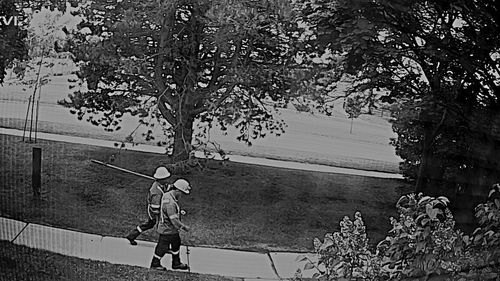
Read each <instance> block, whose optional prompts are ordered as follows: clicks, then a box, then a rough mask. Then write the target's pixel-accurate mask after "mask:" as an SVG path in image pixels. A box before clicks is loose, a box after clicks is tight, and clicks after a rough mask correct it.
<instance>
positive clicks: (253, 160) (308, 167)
mask: <svg viewBox="0 0 500 281" xmlns="http://www.w3.org/2000/svg"><path fill="white" fill-rule="evenodd" d="M0 134H4V135H13V136H23V131H21V130H16V129H7V128H0ZM37 138H38V139H44V140H51V141H61V142H69V143H78V144H87V145H94V146H100V147H107V148H115V149H116V146H115V144H116V143H117V142H115V141H108V140H100V139H91V138H82V137H74V136H66V135H57V134H49V133H37ZM123 149H125V150H133V151H140V152H149V153H159V154H164V153H165V147H159V146H153V145H145V144H137V145H132V144H128V143H127V144H126V145H125V147H124V148H123ZM195 156H196V157H199V158H202V157H204V155H203V153H202V152H196V153H195ZM228 158H229V161H232V162H237V163H246V164H255V165H263V166H270V167H280V168H288V169H295V170H305V171H316V172H326V173H337V174H347V175H358V176H366V177H375V178H393V179H403V176H402V175H400V174H394V173H385V172H374V171H365V170H356V169H349V168H340V167H332V166H327V165H319V164H308V163H300V162H292V161H281V160H273V159H267V158H257V157H249V156H241V155H228ZM215 159H221V158H220V156H219V157H215Z"/></svg>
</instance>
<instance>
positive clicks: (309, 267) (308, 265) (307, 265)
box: [304, 262, 315, 270]
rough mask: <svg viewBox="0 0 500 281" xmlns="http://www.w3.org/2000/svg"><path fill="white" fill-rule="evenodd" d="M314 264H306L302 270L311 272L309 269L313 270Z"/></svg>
mask: <svg viewBox="0 0 500 281" xmlns="http://www.w3.org/2000/svg"><path fill="white" fill-rule="evenodd" d="M314 268H315V267H314V264H313V263H312V262H308V263H306V265H304V270H311V269H314Z"/></svg>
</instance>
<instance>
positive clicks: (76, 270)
mask: <svg viewBox="0 0 500 281" xmlns="http://www.w3.org/2000/svg"><path fill="white" fill-rule="evenodd" d="M0 268H1V269H2V270H0V280H33V281H35V280H37V281H45V280H47V281H49V280H50V281H53V280H72V281H73V280H74V281H78V280H82V281H83V280H85V281H88V280H106V281H108V280H117V281H118V280H120V281H122V280H178V281H197V280H209V281H229V280H234V279H229V278H225V277H221V276H213V275H200V274H188V273H183V272H172V271H166V272H159V271H155V270H150V269H147V268H142V267H136V266H128V265H116V264H111V263H108V262H99V261H91V260H86V259H79V258H74V257H68V256H63V255H60V254H55V253H51V252H48V251H42V250H35V249H31V248H28V247H24V246H19V245H15V244H12V243H9V242H6V241H0Z"/></svg>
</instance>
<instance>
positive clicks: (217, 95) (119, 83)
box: [60, 0, 300, 161]
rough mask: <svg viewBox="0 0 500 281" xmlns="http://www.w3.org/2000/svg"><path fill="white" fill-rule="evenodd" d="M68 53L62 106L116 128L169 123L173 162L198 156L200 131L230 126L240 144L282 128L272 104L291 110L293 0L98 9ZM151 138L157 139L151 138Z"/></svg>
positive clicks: (89, 11)
mask: <svg viewBox="0 0 500 281" xmlns="http://www.w3.org/2000/svg"><path fill="white" fill-rule="evenodd" d="M81 16H82V17H83V18H84V21H83V22H82V23H81V24H80V30H79V31H78V32H76V33H74V34H72V39H71V40H70V42H69V44H68V45H67V46H66V47H67V48H68V49H69V51H71V52H72V53H73V54H74V55H75V61H76V62H77V63H78V64H79V65H80V71H79V72H78V75H79V78H80V79H81V81H80V82H86V86H87V89H86V90H83V91H77V92H75V93H73V94H71V95H70V96H69V98H68V99H66V100H65V101H61V102H60V103H61V104H63V105H65V106H67V107H71V108H73V110H75V111H74V112H76V113H77V114H78V117H79V118H80V119H83V117H84V116H86V115H87V120H88V121H90V122H92V123H93V124H95V125H102V126H104V127H106V129H107V130H114V129H117V128H118V127H119V126H120V125H119V123H120V121H121V117H122V116H123V114H126V113H130V114H132V115H136V114H138V116H140V117H141V118H142V120H143V121H141V122H143V123H150V122H148V120H149V119H147V118H149V117H151V116H152V117H155V118H157V122H159V123H161V124H163V125H165V128H166V129H167V130H166V132H167V135H168V136H172V137H173V139H174V141H173V152H172V153H173V159H174V160H176V161H177V160H185V159H188V157H189V154H190V152H191V151H192V150H193V146H192V144H193V123H194V122H195V119H197V118H198V119H199V120H201V121H202V122H208V123H209V124H211V123H212V122H218V123H220V125H221V127H222V128H226V127H227V126H228V125H229V124H233V125H235V126H236V127H237V128H238V129H240V133H241V134H240V136H239V137H238V138H239V139H240V140H242V141H246V142H250V140H251V139H252V138H256V137H260V136H264V135H265V133H266V131H280V130H282V129H283V128H282V123H281V122H279V120H275V119H273V116H272V114H271V111H270V109H269V107H268V106H266V102H272V103H274V104H275V105H276V104H278V103H284V102H287V100H288V99H289V97H290V96H291V95H292V93H293V91H291V88H292V86H293V82H294V79H293V75H292V74H291V71H290V70H291V69H292V68H294V67H295V66H296V64H297V63H296V60H295V45H294V42H296V40H297V39H298V38H299V36H300V33H299V32H298V30H299V29H298V27H297V23H296V22H294V17H293V9H292V8H291V7H290V3H288V1H281V0H273V1H271V0H269V1H250V0H247V1H230V0H217V1H208V0H176V1H139V2H138V1H132V0H123V1H121V0H114V1H101V0H97V1H93V2H92V3H91V4H90V6H88V7H86V8H85V9H82V11H81ZM147 137H151V136H147Z"/></svg>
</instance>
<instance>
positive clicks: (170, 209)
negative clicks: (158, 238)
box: [156, 191, 181, 234]
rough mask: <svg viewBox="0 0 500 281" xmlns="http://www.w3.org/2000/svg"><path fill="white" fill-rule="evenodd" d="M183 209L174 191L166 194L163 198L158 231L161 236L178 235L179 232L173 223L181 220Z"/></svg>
mask: <svg viewBox="0 0 500 281" xmlns="http://www.w3.org/2000/svg"><path fill="white" fill-rule="evenodd" d="M180 216H181V208H180V207H179V204H178V203H177V200H176V199H175V197H174V195H173V194H172V191H169V192H166V193H165V194H163V197H162V198H161V208H160V216H159V220H158V221H157V224H158V225H157V228H156V230H157V231H158V233H160V234H176V233H179V230H178V229H177V228H176V227H175V226H174V224H173V223H172V221H171V220H172V219H180Z"/></svg>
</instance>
